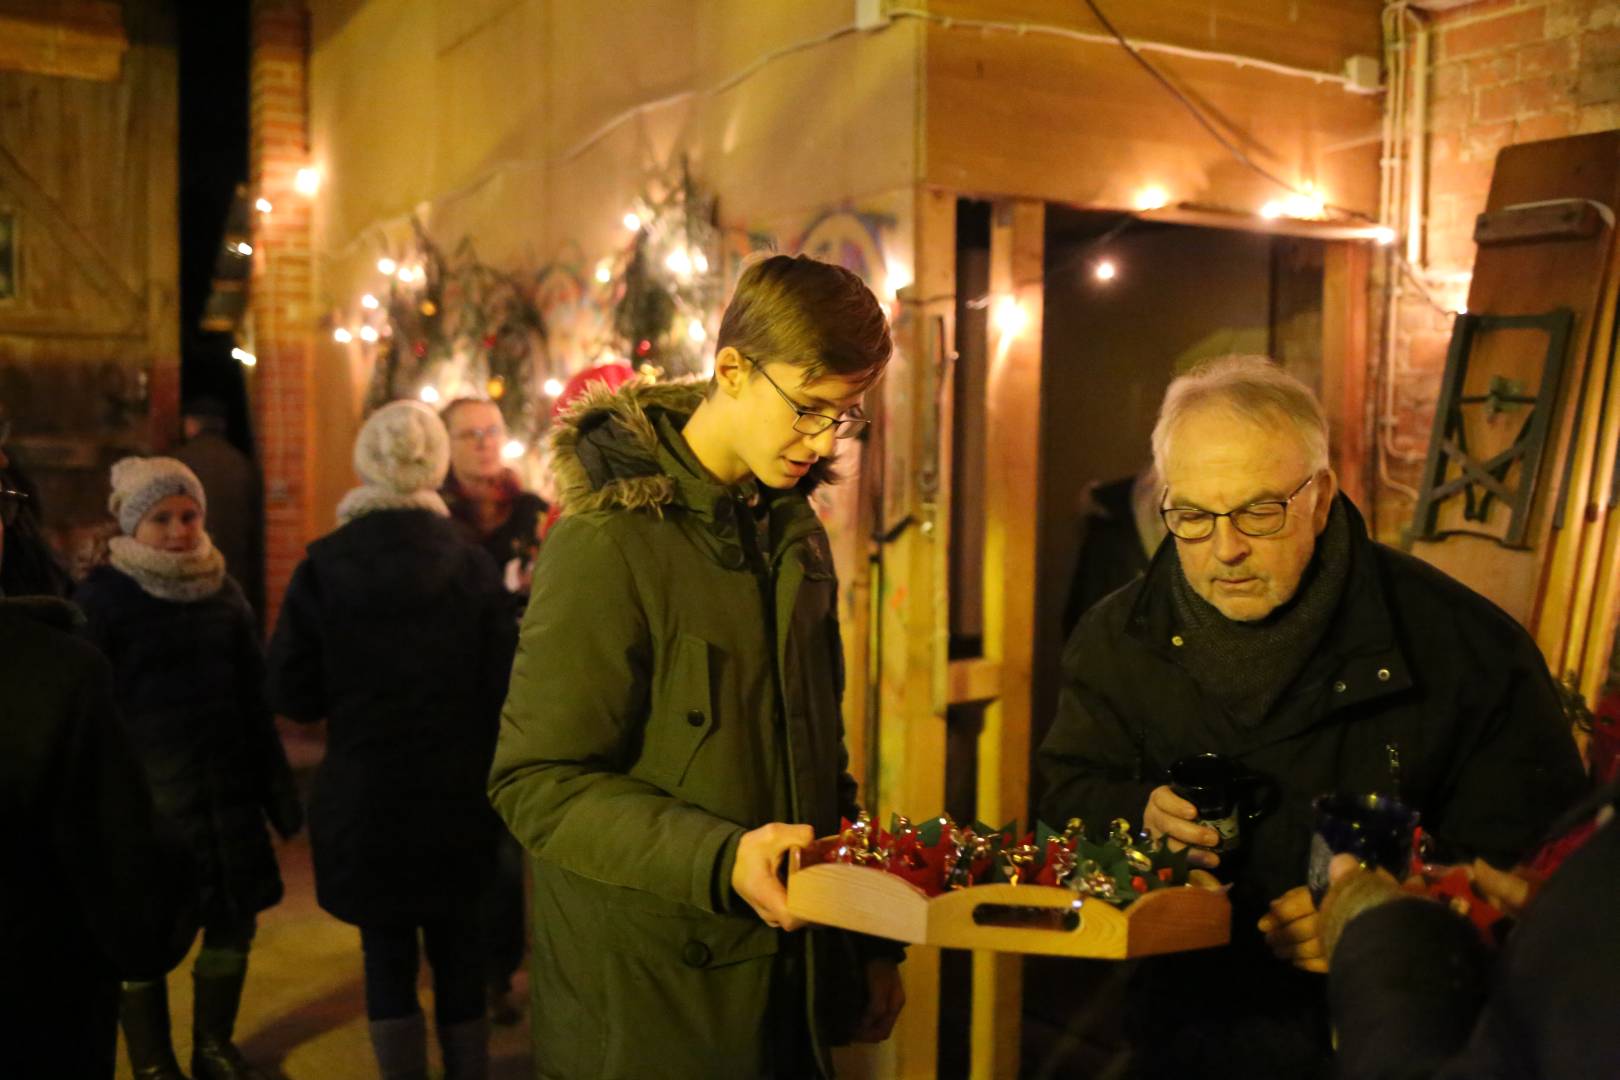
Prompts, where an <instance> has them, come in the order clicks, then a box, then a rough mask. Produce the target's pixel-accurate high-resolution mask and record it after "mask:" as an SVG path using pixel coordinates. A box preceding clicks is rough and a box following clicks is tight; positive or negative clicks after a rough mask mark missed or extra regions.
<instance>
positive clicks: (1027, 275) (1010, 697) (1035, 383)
mask: <svg viewBox="0 0 1620 1080" xmlns="http://www.w3.org/2000/svg"><path fill="white" fill-rule="evenodd" d="M993 213H994V216H993V218H992V220H991V225H990V295H991V299H990V305H991V306H990V349H991V361H990V373H989V383H988V386H987V388H986V394H987V397H988V400H987V401H986V403H985V404H986V438H985V446H986V454H987V457H988V460H987V461H986V475H987V479H988V483H987V485H986V489H987V491H986V494H987V498H986V511H987V520H986V526H985V546H984V656H985V659H986V660H988V661H990V662H992V663H994V664H996V665H997V666H998V667H999V673H1000V676H1001V688H1000V694H999V695H998V696H997V697H996V699H995V700H993V701H992V702H991V703H990V705H989V706H988V707H987V708H986V710H985V717H984V729H983V731H982V732H981V734H980V736H979V783H978V811H979V817H980V818H982V819H983V820H985V821H987V822H990V823H991V824H993V825H1000V824H1002V823H1003V822H1005V821H1007V820H1009V819H1011V818H1015V817H1016V818H1018V819H1019V821H1020V822H1024V821H1025V819H1026V818H1027V815H1028V812H1029V753H1030V745H1029V740H1030V678H1031V674H1032V668H1033V663H1034V649H1035V590H1036V587H1037V582H1036V577H1035V559H1036V549H1037V546H1038V533H1037V524H1038V513H1039V496H1040V490H1041V485H1040V434H1041V320H1042V304H1043V301H1044V296H1045V290H1044V287H1043V282H1042V269H1043V256H1044V250H1045V225H1046V207H1045V205H1044V204H1043V203H1039V202H1032V201H1018V202H1004V203H998V204H997V205H996V207H995V209H994V212H993ZM1022 1013H1023V963H1022V958H1021V957H1019V956H1017V955H1008V954H1001V953H989V952H976V953H974V954H973V1042H972V1074H973V1075H974V1076H975V1077H981V1076H982V1077H1001V1076H1014V1075H1016V1074H1017V1072H1018V1049H1019V1029H1020V1025H1021V1020H1022Z"/></svg>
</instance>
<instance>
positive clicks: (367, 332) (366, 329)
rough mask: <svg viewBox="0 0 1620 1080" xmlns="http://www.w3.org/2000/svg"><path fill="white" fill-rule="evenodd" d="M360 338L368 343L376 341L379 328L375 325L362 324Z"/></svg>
mask: <svg viewBox="0 0 1620 1080" xmlns="http://www.w3.org/2000/svg"><path fill="white" fill-rule="evenodd" d="M360 340H361V341H364V342H366V343H367V344H370V343H372V342H374V341H376V340H377V328H376V327H375V326H362V327H361V328H360Z"/></svg>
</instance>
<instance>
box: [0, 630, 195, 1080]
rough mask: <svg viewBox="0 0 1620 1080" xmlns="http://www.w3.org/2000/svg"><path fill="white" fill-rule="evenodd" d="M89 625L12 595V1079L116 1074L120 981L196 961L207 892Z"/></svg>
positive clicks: (7, 1068) (7, 880)
mask: <svg viewBox="0 0 1620 1080" xmlns="http://www.w3.org/2000/svg"><path fill="white" fill-rule="evenodd" d="M79 619H80V616H79V613H78V611H77V610H76V609H75V608H73V607H72V606H71V605H69V604H67V603H66V602H65V601H61V600H54V599H51V600H45V599H39V600H3V601H0V687H4V688H5V689H4V692H3V693H0V820H4V821H5V828H4V829H0V866H4V867H5V870H4V872H3V873H0V958H4V965H5V977H4V978H3V979H0V1032H4V1038H3V1040H0V1043H3V1045H4V1051H3V1053H4V1055H5V1065H4V1066H3V1067H0V1072H4V1073H6V1075H15V1076H72V1077H85V1078H96V1077H104V1078H109V1080H110V1078H111V1077H112V1075H113V1048H114V1043H115V1030H114V1029H115V1024H116V1019H117V996H118V980H119V979H121V978H154V977H160V976H162V974H163V973H164V972H166V971H168V970H169V968H170V967H172V966H173V965H174V964H176V963H178V962H179V960H180V958H181V957H182V956H183V955H185V951H186V948H187V947H188V946H189V945H190V943H191V939H192V937H193V936H194V935H195V933H196V929H197V906H196V900H197V887H196V881H195V878H194V871H193V866H192V862H191V856H190V852H189V851H188V850H187V845H186V842H185V838H184V837H183V836H182V835H181V834H180V832H179V831H178V829H177V828H176V827H175V826H174V825H173V824H172V823H171V822H169V821H167V820H166V819H164V818H162V817H160V816H159V815H157V814H156V813H155V812H154V810H153V807H152V797H151V793H150V790H149V788H148V786H147V783H146V779H145V777H144V776H143V775H142V770H141V767H140V763H139V762H137V761H136V760H135V756H134V754H133V753H132V751H131V749H130V746H129V741H128V737H127V735H126V733H125V731H124V729H123V725H122V724H120V723H119V720H118V712H117V709H116V708H115V706H114V704H113V679H112V672H111V670H110V669H109V667H108V665H107V661H106V660H105V659H104V658H103V657H102V656H101V655H100V654H99V653H98V652H97V651H96V649H95V648H94V647H92V646H91V645H89V644H88V643H86V642H85V641H83V640H81V639H80V638H78V637H77V636H76V635H75V634H74V633H73V632H72V628H73V627H74V625H75V622H76V621H77V620H79Z"/></svg>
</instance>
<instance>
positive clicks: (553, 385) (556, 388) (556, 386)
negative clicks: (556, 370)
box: [541, 379, 563, 398]
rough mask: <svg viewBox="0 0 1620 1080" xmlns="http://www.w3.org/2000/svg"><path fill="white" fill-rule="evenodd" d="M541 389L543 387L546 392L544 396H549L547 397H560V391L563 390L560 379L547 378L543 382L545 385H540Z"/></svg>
mask: <svg viewBox="0 0 1620 1080" xmlns="http://www.w3.org/2000/svg"><path fill="white" fill-rule="evenodd" d="M541 389H543V390H544V391H545V392H546V397H549V398H554V397H561V396H562V392H563V384H562V380H561V379H547V380H546V382H545V385H544V386H543V387H541Z"/></svg>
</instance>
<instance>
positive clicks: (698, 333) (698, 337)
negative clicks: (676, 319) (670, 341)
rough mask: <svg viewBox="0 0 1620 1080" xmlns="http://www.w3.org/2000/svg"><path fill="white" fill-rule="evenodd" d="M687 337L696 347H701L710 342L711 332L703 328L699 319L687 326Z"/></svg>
mask: <svg viewBox="0 0 1620 1080" xmlns="http://www.w3.org/2000/svg"><path fill="white" fill-rule="evenodd" d="M686 336H687V337H688V338H690V339H691V340H692V344H694V345H701V344H703V343H704V342H705V341H707V340H709V332H708V331H707V330H705V329H704V328H703V324H702V323H701V322H699V321H698V320H697V319H693V320H692V321H691V322H689V323H687V324H686Z"/></svg>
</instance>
